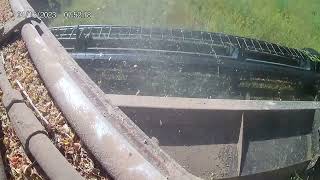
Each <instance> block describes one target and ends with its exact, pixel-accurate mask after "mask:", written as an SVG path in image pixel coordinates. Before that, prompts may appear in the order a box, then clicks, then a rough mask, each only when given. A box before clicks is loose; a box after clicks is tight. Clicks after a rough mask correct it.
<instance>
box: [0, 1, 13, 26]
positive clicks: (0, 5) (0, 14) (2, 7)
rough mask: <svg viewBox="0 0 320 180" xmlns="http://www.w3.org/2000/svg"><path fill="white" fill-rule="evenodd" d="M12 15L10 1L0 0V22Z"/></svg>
mask: <svg viewBox="0 0 320 180" xmlns="http://www.w3.org/2000/svg"><path fill="white" fill-rule="evenodd" d="M12 17H13V13H12V11H11V7H10V3H9V1H8V0H0V24H1V23H4V22H6V21H8V20H9V19H10V18H12Z"/></svg>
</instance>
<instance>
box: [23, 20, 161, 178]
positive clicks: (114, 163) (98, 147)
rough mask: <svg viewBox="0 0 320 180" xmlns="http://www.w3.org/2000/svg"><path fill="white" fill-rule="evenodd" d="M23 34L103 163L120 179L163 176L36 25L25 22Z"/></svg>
mask: <svg viewBox="0 0 320 180" xmlns="http://www.w3.org/2000/svg"><path fill="white" fill-rule="evenodd" d="M22 37H23V39H24V41H25V42H26V45H27V47H28V50H29V53H30V56H31V57H32V60H33V62H34V64H35V65H36V67H37V69H38V71H39V73H40V74H41V76H42V78H43V80H44V82H45V84H46V86H47V87H48V89H49V90H50V92H51V94H52V96H53V97H54V99H55V101H56V102H57V104H58V105H59V107H60V109H61V110H62V112H63V113H64V114H65V115H66V117H67V119H68V122H69V123H70V124H71V125H72V126H73V128H74V129H75V131H76V132H77V133H78V135H79V137H80V138H81V139H82V140H83V142H84V143H85V144H86V146H87V147H88V149H89V150H90V151H91V153H92V154H93V155H94V156H95V157H96V158H97V160H100V163H101V165H102V166H103V167H104V168H106V169H107V170H108V172H109V173H111V174H112V175H113V176H114V177H115V178H117V179H164V177H163V176H162V175H161V173H160V172H159V171H158V170H157V169H156V168H154V167H153V166H152V165H151V164H150V163H149V162H148V161H146V160H145V159H144V158H143V157H142V156H141V154H139V153H138V152H137V151H136V149H135V148H133V147H132V146H131V144H129V142H128V141H126V140H125V139H124V137H123V136H122V135H121V134H120V133H119V132H118V131H117V130H116V129H115V128H114V127H113V126H112V125H111V124H110V123H109V121H108V120H107V119H106V118H105V117H104V115H103V114H102V113H100V112H99V111H98V110H97V109H96V108H95V107H94V105H93V104H92V103H91V102H90V100H89V99H88V98H87V97H86V96H85V95H84V94H83V92H82V91H81V90H80V88H79V86H78V85H77V84H76V83H75V82H74V81H73V80H72V79H71V77H70V76H69V74H68V73H67V72H65V70H64V68H63V67H62V65H61V64H60V63H59V62H58V61H57V59H58V57H57V56H56V55H55V54H54V53H52V52H51V51H50V50H49V47H48V46H47V45H46V44H45V43H44V41H43V40H42V38H41V36H40V35H39V34H38V32H37V30H36V29H35V28H34V26H32V25H31V24H26V25H24V26H23V28H22Z"/></svg>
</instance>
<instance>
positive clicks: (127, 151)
mask: <svg viewBox="0 0 320 180" xmlns="http://www.w3.org/2000/svg"><path fill="white" fill-rule="evenodd" d="M10 2H11V6H12V9H13V11H14V13H15V14H16V13H17V12H18V11H27V10H29V11H33V9H32V8H31V6H30V5H29V4H28V2H27V1H22V0H11V1H10ZM22 37H23V39H24V41H25V42H26V45H27V48H28V50H29V53H30V56H31V58H32V60H33V62H34V64H35V65H36V68H37V70H38V71H39V74H40V76H41V78H42V79H43V81H44V83H45V85H46V87H47V88H48V90H49V91H50V93H51V95H52V97H53V98H54V100H55V102H56V103H57V104H58V106H59V108H60V109H61V110H62V112H63V113H64V115H65V116H66V118H67V120H68V122H69V123H70V124H71V126H72V127H73V128H74V129H75V131H76V133H77V134H78V135H79V137H80V138H81V140H82V141H83V142H84V144H85V145H86V147H87V148H88V150H89V151H90V152H91V153H92V154H93V156H94V157H95V158H96V160H97V161H98V162H99V163H100V164H101V166H102V167H103V168H104V169H105V170H107V171H108V172H109V173H110V174H111V175H112V176H113V177H114V178H115V179H199V178H198V177H196V176H194V175H192V174H191V173H189V172H187V171H186V170H185V169H184V168H182V167H181V165H179V164H178V163H177V162H176V161H175V160H173V159H172V158H171V157H170V156H169V155H168V154H167V153H165V152H164V151H163V150H162V149H161V148H160V147H159V146H158V144H157V143H155V142H154V141H152V140H151V139H150V138H149V137H148V136H147V135H146V133H145V132H143V131H142V130H141V129H140V128H139V127H138V126H137V125H136V124H135V123H134V122H133V121H132V120H131V119H130V118H129V117H128V116H127V115H126V114H125V113H124V112H123V111H122V110H121V108H119V107H117V105H119V104H116V103H115V105H113V104H112V100H110V99H109V98H108V97H106V96H105V94H104V93H103V92H102V90H101V89H99V87H98V86H97V85H96V84H95V83H94V82H93V81H92V80H91V79H90V78H89V77H88V76H87V75H86V73H85V72H84V71H83V70H82V69H81V68H80V67H79V66H78V65H77V63H76V62H75V61H74V60H73V59H72V58H71V56H70V55H69V54H68V53H67V52H66V51H65V49H64V48H63V47H62V45H61V44H60V43H59V41H58V40H57V39H56V38H55V37H54V36H53V35H52V33H51V32H50V30H49V29H48V28H47V27H46V25H45V24H44V23H43V22H41V23H38V22H35V21H32V24H26V25H24V26H23V28H22ZM185 100H187V99H185ZM200 101H201V100H200ZM202 101H203V100H202ZM113 102H114V101H113ZM217 102H219V103H220V105H216V104H215V103H217ZM233 103H236V104H237V106H232V104H233ZM209 104H210V103H209ZM288 105H289V106H288ZM141 106H144V105H141ZM195 107H197V106H195ZM203 107H205V108H207V106H206V105H205V104H203V106H200V107H198V108H200V109H201V108H203ZM209 108H211V109H215V110H217V109H218V110H226V109H227V110H228V109H229V110H232V111H246V110H250V108H251V110H264V111H270V110H272V111H273V110H275V109H277V108H278V110H292V109H293V110H297V109H299V108H302V109H303V110H306V111H307V110H312V111H313V110H314V111H316V112H318V111H317V110H316V109H318V108H319V104H318V103H315V102H301V103H299V102H290V103H289V102H284V103H276V102H271V101H267V102H259V101H229V100H215V101H211V107H209ZM232 108H233V109H232ZM299 110H300V109H299ZM316 112H315V113H316ZM242 119H243V118H242ZM317 121H319V119H317ZM241 127H242V128H245V127H244V125H241ZM315 128H318V125H316V127H315ZM242 133H245V130H243V131H242ZM240 136H244V135H243V134H242V135H241V133H240V134H239V137H240ZM242 141H244V140H243V139H242V138H239V143H238V144H240V145H239V146H238V147H239V148H240V149H242V148H243V146H241V144H243V143H245V142H242ZM238 152H240V153H242V152H243V151H242V150H240V151H238ZM240 157H241V155H240ZM309 161H310V159H306V161H305V162H297V163H298V164H293V165H292V166H304V164H306V163H308V162H309ZM300 163H301V164H300ZM241 164H242V162H241V159H240V161H239V163H238V167H237V169H238V175H242V176H243V177H236V176H235V177H234V178H236V179H242V178H247V176H251V177H252V174H241V167H242V165H241ZM288 168H292V167H288ZM270 171H275V170H271V169H270ZM257 173H258V175H257V174H253V176H254V177H259V176H262V175H263V174H264V173H266V172H257Z"/></svg>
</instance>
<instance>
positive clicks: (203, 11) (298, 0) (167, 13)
mask: <svg viewBox="0 0 320 180" xmlns="http://www.w3.org/2000/svg"><path fill="white" fill-rule="evenodd" d="M52 1H54V0H52ZM55 2H56V3H57V2H58V3H60V5H61V6H60V7H61V8H62V9H61V14H60V15H59V16H58V18H56V19H54V20H53V21H52V22H51V25H52V26H56V25H73V24H117V25H140V26H157V27H159V26H162V27H184V28H191V29H196V30H207V31H214V32H225V33H228V34H235V35H241V36H246V37H253V38H258V39H263V40H267V41H271V42H276V43H280V44H283V45H287V46H290V47H297V48H305V47H309V48H314V49H316V50H318V51H320V1H319V0H259V1H256V0H107V1H106V0H92V1H87V0H77V1H75V0H68V1H63V0H56V1H55ZM74 10H77V11H78V10H86V11H91V12H92V14H93V17H92V18H88V19H66V18H64V17H63V12H64V11H74Z"/></svg>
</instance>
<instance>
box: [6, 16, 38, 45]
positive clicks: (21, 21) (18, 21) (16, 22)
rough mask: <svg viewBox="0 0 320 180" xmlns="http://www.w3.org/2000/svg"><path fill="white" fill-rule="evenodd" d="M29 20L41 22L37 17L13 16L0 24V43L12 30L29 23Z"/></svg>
mask: <svg viewBox="0 0 320 180" xmlns="http://www.w3.org/2000/svg"><path fill="white" fill-rule="evenodd" d="M31 21H36V22H38V23H40V22H41V19H40V18H38V17H27V18H15V19H13V20H10V21H8V22H6V23H5V24H4V25H1V26H0V45H1V44H2V43H3V42H4V41H5V40H7V39H8V38H9V37H10V36H11V35H12V33H13V32H15V31H16V30H20V29H21V28H22V26H23V25H25V24H27V23H31Z"/></svg>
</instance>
